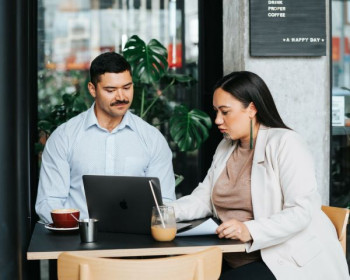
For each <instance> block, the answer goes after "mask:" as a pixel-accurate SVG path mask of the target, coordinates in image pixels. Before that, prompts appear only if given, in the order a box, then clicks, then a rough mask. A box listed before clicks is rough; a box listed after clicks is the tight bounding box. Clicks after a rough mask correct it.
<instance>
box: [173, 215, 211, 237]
mask: <svg viewBox="0 0 350 280" xmlns="http://www.w3.org/2000/svg"><path fill="white" fill-rule="evenodd" d="M217 228H218V224H217V223H216V222H215V221H214V220H213V219H212V218H209V219H207V220H206V221H205V222H203V223H201V224H199V225H198V226H194V227H193V228H190V229H188V230H185V231H183V232H180V233H178V234H176V236H191V235H208V234H216V233H215V231H216V229H217Z"/></svg>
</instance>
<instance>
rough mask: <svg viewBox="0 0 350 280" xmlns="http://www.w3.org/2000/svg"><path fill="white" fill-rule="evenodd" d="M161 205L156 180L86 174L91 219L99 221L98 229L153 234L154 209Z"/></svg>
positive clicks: (86, 190) (151, 178) (85, 186)
mask: <svg viewBox="0 0 350 280" xmlns="http://www.w3.org/2000/svg"><path fill="white" fill-rule="evenodd" d="M150 180H151V182H152V185H153V189H154V193H155V196H156V198H157V201H158V204H159V205H162V195H161V189H160V182H159V179H158V178H155V177H132V176H106V175H83V183H84V189H85V197H86V202H87V207H88V211H89V217H90V218H95V219H98V220H99V222H98V230H99V231H102V232H118V233H141V234H150V233H151V216H152V207H153V206H155V202H154V198H153V195H152V191H151V188H150V184H149V181H150Z"/></svg>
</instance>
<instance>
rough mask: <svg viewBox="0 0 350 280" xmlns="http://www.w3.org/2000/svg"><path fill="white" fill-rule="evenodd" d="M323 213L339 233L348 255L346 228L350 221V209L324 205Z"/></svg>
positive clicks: (340, 240)
mask: <svg viewBox="0 0 350 280" xmlns="http://www.w3.org/2000/svg"><path fill="white" fill-rule="evenodd" d="M322 211H323V212H325V213H326V215H327V216H328V218H329V219H330V220H331V221H332V223H333V225H334V227H335V229H336V231H337V234H338V239H339V242H340V244H341V246H342V247H343V250H344V253H345V254H346V226H347V224H348V220H349V209H347V208H339V207H332V206H324V205H323V206H322Z"/></svg>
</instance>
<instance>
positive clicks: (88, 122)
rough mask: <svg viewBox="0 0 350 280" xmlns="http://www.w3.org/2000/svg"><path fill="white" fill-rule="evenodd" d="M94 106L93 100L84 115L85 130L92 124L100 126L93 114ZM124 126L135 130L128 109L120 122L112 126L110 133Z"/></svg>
mask: <svg viewBox="0 0 350 280" xmlns="http://www.w3.org/2000/svg"><path fill="white" fill-rule="evenodd" d="M94 108H95V102H94V103H93V104H92V105H91V107H90V108H89V109H88V110H87V115H86V119H85V130H87V129H88V128H90V127H91V126H93V125H96V126H97V127H100V125H99V124H98V121H97V118H96V115H95V110H94ZM125 127H129V128H130V129H132V130H135V128H134V123H133V121H132V114H131V113H130V112H129V111H127V112H126V114H125V115H124V117H123V119H122V121H121V123H120V124H119V125H118V126H117V127H116V128H114V129H113V130H112V132H111V133H113V132H116V131H118V130H122V129H124V128H125Z"/></svg>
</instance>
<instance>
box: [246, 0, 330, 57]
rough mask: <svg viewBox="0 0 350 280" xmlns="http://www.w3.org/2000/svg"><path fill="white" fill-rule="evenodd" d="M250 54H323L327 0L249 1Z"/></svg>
mask: <svg viewBox="0 0 350 280" xmlns="http://www.w3.org/2000/svg"><path fill="white" fill-rule="evenodd" d="M250 55H252V56H323V55H326V1H320V0H250Z"/></svg>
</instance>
